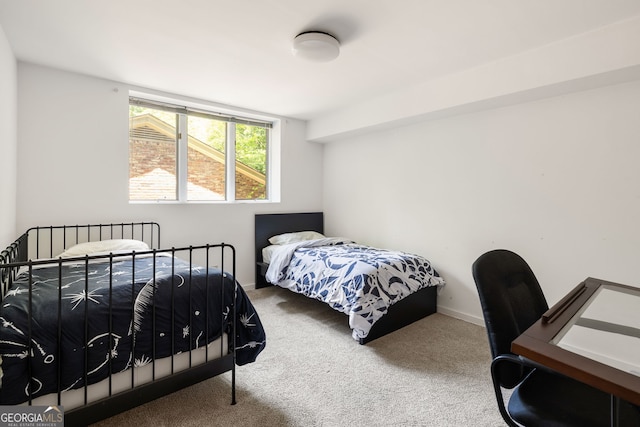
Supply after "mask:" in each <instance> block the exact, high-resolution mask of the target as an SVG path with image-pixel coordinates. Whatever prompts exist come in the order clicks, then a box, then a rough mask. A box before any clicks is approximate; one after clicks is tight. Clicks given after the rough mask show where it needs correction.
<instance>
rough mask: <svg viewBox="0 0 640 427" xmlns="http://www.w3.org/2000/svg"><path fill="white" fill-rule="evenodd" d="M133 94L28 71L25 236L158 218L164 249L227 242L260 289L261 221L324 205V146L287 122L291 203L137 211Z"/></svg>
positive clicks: (286, 195) (21, 85)
mask: <svg viewBox="0 0 640 427" xmlns="http://www.w3.org/2000/svg"><path fill="white" fill-rule="evenodd" d="M128 90H129V88H128V87H127V86H126V85H124V84H120V83H116V82H111V81H106V80H100V79H96V78H91V77H87V76H82V75H78V74H72V73H68V72H64V71H60V70H54V69H51V68H45V67H39V66H35V65H31V64H25V63H19V64H18V135H19V149H18V190H19V192H18V204H17V206H18V209H17V211H18V220H17V224H18V229H20V230H22V229H26V228H28V227H31V226H35V225H49V224H75V223H83V224H84V223H92V222H120V221H125V222H131V221H139V220H153V221H158V222H159V223H160V225H161V227H162V244H163V246H182V245H189V244H193V245H197V244H205V243H219V242H225V243H229V244H233V245H234V246H235V247H236V251H237V268H238V271H237V276H238V279H239V281H240V282H241V283H242V284H243V285H251V284H253V283H254V261H253V258H254V244H253V239H254V214H255V213H270V212H286V211H314V210H319V209H321V208H322V151H323V146H322V145H319V144H314V143H307V142H305V141H304V134H305V125H304V123H303V122H300V121H296V120H289V119H284V120H283V126H282V165H283V166H282V181H283V185H282V193H281V203H275V204H269V203H243V204H197V205H186V204H129V203H128Z"/></svg>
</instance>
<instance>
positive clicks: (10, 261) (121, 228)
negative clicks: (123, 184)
mask: <svg viewBox="0 0 640 427" xmlns="http://www.w3.org/2000/svg"><path fill="white" fill-rule="evenodd" d="M107 239H136V240H141V241H144V242H146V243H147V244H148V245H149V247H150V248H151V250H149V251H140V252H135V251H134V252H130V253H126V254H123V253H116V254H114V253H111V254H109V255H95V256H91V255H87V256H82V257H74V258H64V259H63V258H59V257H56V255H55V254H57V253H60V252H62V251H63V250H65V249H67V248H69V247H71V246H73V245H75V244H78V243H83V242H93V241H100V240H107ZM159 248H160V225H159V224H157V223H155V222H133V223H120V224H88V225H63V226H47V227H33V228H30V229H29V230H27V231H26V232H25V233H24V234H22V235H21V236H20V237H19V238H18V239H17V240H16V241H15V242H13V243H12V244H11V245H9V246H8V247H7V248H6V249H5V250H3V251H2V252H0V280H1V283H0V284H1V287H0V292H1V296H2V298H4V295H5V294H6V293H7V292H8V290H9V288H10V287H11V284H12V283H13V281H14V280H15V278H16V276H17V274H18V271H19V270H20V269H24V268H27V269H28V270H29V272H31V270H32V268H33V267H35V266H38V265H41V264H51V263H52V262H54V263H55V264H56V265H57V266H58V271H59V272H60V273H59V274H61V271H62V268H61V267H62V266H63V265H66V264H68V263H72V262H75V263H77V262H85V263H86V264H85V269H86V268H87V265H88V263H89V262H95V261H105V262H109V263H113V262H114V261H117V260H118V259H122V258H123V257H127V256H128V257H132V258H133V259H134V260H135V257H136V256H142V255H145V256H153V257H154V258H155V257H156V256H157V255H159V254H166V253H170V254H171V255H172V259H174V258H175V257H179V255H182V256H185V255H184V254H186V256H187V257H188V261H189V263H190V265H200V266H204V267H206V268H207V269H208V268H209V267H210V266H211V267H213V266H215V267H219V268H220V269H221V270H223V271H225V272H229V273H231V274H232V275H233V277H235V276H236V271H235V263H236V261H235V248H234V247H233V246H231V245H228V244H225V243H220V244H214V245H209V244H207V245H202V246H189V247H183V248H170V249H162V250H161V249H159ZM225 254H227V255H225ZM194 258H195V259H198V260H199V261H198V262H197V263H196V264H192V263H193V262H194ZM183 259H184V258H183ZM214 263H219V264H214ZM154 265H155V264H154ZM30 274H31V273H30ZM29 284H30V286H29V298H31V292H32V289H31V285H32V283H31V279H30V281H29ZM221 289H222V291H221V292H224V286H221ZM59 295H61V294H59ZM58 298H61V296H59V297H58ZM222 300H223V302H224V299H222ZM30 301H31V300H30ZM223 308H224V307H221V309H220V312H221V316H222V315H223V314H222V312H223ZM231 309H232V316H231V318H232V319H233V321H232V322H231V330H230V332H229V335H228V344H227V349H225V348H224V344H223V342H224V340H220V354H223V356H222V357H220V358H217V359H213V360H208V359H209V348H208V346H207V345H205V347H204V348H205V362H204V363H202V364H198V365H195V364H192V360H191V352H189V353H190V354H189V359H188V360H189V362H188V368H186V369H183V370H180V371H175V372H174V368H173V366H174V365H173V361H174V357H175V356H176V355H171V356H169V357H170V358H171V373H170V374H169V375H166V376H163V377H160V378H156V371H155V363H156V361H155V360H154V361H152V362H151V363H152V366H153V368H152V372H153V373H152V378H153V379H152V381H151V382H150V383H146V384H142V385H138V386H135V385H134V369H131V370H130V371H131V378H130V380H131V383H130V387H129V388H128V389H127V390H125V391H122V392H117V393H113V392H112V383H111V381H112V378H111V377H112V375H113V373H111V374H109V377H108V379H107V380H108V382H109V385H108V390H109V391H108V396H107V397H104V398H100V399H99V400H96V401H89V400H88V397H87V396H88V393H87V390H88V388H89V387H90V385H89V384H87V381H86V375H87V372H86V368H85V385H84V386H83V387H84V404H83V405H81V406H78V407H75V408H72V409H70V410H68V411H65V420H64V421H65V425H67V426H75V425H78V426H81V425H87V424H91V423H94V422H96V421H99V420H101V419H104V418H108V417H110V416H113V415H116V414H118V413H121V412H124V411H126V410H129V409H132V408H134V407H136V406H139V405H141V404H143V403H147V402H150V401H151V400H154V399H156V398H158V397H161V396H164V395H167V394H169V393H172V392H174V391H177V390H180V389H182V388H185V387H188V386H190V385H193V384H196V383H198V382H200V381H203V380H205V379H208V378H211V377H214V376H217V375H220V374H222V373H225V372H229V371H231V404H232V405H233V404H235V403H236V391H235V366H236V354H235V347H236V345H235V328H236V325H235V309H236V307H235V304H234V305H233V307H232V308H231ZM85 310H86V309H85ZM132 310H133V307H132ZM109 313H110V316H112V314H111V308H109ZM28 317H29V325H30V327H29V342H30V343H31V324H32V320H31V310H29V313H28ZM85 318H86V315H85ZM110 318H111V317H110ZM60 323H61V322H60V314H58V331H59V333H60V331H61V325H60ZM86 328H87V326H86V325H85V329H86ZM86 344H87V342H86V334H85V346H84V347H85V359H86V357H87V354H86V351H87V350H86V348H87V345H86ZM31 345H33V344H31ZM58 351H59V350H58ZM225 351H226V353H225ZM28 358H29V359H31V351H29V355H28ZM109 371H110V372H111V369H109ZM58 378H59V379H60V372H58ZM57 390H58V392H57V398H56V402H51V403H50V404H51V405H60V404H61V399H62V391H61V386H60V383H58V385H57ZM26 404H28V405H32V397H31V396H30V398H29V401H28V402H26Z"/></svg>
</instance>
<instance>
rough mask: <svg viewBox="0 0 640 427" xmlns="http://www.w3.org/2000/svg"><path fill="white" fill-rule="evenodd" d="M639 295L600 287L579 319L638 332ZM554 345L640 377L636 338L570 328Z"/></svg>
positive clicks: (639, 345)
mask: <svg viewBox="0 0 640 427" xmlns="http://www.w3.org/2000/svg"><path fill="white" fill-rule="evenodd" d="M639 295H640V294H629V293H625V292H618V291H614V290H611V289H608V288H606V287H602V288H601V289H600V291H599V294H598V295H597V297H596V298H595V299H594V300H593V301H592V302H591V304H590V305H589V306H588V307H587V309H586V310H585V311H584V312H583V313H582V315H581V316H580V317H581V318H583V319H593V320H597V321H602V322H608V323H612V324H615V325H621V326H628V327H632V328H638V329H640V310H639V309H638V307H639V306H640V296H639ZM557 345H558V346H560V347H562V348H564V349H565V350H569V351H572V352H574V353H578V354H580V355H582V356H585V357H588V358H590V359H593V360H596V361H598V362H601V363H605V364H607V365H610V366H613V367H614V368H617V369H620V370H623V371H626V372H630V373H632V374H634V375H638V376H640V338H638V337H636V336H630V335H625V334H620V333H614V332H607V331H602V330H599V329H593V328H587V327H583V326H579V325H573V326H571V328H569V330H568V331H567V333H566V334H565V335H564V336H563V337H562V339H560V341H559V342H558V343H557Z"/></svg>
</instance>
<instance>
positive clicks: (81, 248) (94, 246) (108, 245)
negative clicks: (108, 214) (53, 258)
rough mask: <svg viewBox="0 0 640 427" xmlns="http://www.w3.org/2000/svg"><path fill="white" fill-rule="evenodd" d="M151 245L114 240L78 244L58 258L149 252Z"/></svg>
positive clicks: (128, 240) (132, 240)
mask: <svg viewBox="0 0 640 427" xmlns="http://www.w3.org/2000/svg"><path fill="white" fill-rule="evenodd" d="M148 250H149V245H147V244H146V243H145V242H142V241H140V240H134V239H112V240H100V241H97V242H85V243H78V244H77V245H75V246H72V247H70V248H69V249H67V250H66V251H64V252H62V253H61V254H60V255H58V257H61V258H72V257H77V256H85V255H108V254H109V253H123V252H131V251H137V252H140V251H148Z"/></svg>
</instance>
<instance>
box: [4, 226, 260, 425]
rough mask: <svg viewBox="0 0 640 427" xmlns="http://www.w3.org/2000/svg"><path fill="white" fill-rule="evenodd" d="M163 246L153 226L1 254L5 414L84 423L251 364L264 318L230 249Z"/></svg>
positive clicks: (35, 233) (84, 233)
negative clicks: (34, 411)
mask: <svg viewBox="0 0 640 427" xmlns="http://www.w3.org/2000/svg"><path fill="white" fill-rule="evenodd" d="M159 248H160V227H159V225H158V224H156V223H144V222H142V223H130V224H99V225H81V226H78V225H76V226H59V227H58V226H52V227H37V228H33V229H30V230H28V231H27V232H26V233H24V234H23V235H22V236H20V237H19V238H18V239H17V240H16V241H15V242H14V243H13V244H12V245H10V246H9V247H8V248H7V249H6V250H4V251H2V253H1V254H0V279H1V285H2V289H1V291H2V305H1V306H0V357H1V363H2V364H1V365H0V368H1V372H2V377H1V386H0V405H47V406H60V405H62V406H63V407H64V414H65V424H66V425H69V426H73V425H87V424H90V423H93V422H95V421H98V420H100V419H103V418H106V417H109V416H112V415H114V414H116V413H119V412H122V411H125V410H127V409H130V408H132V407H135V406H137V405H140V404H142V403H145V402H148V401H150V400H152V399H155V398H157V397H160V396H163V395H166V394H168V393H171V392H173V391H176V390H178V389H180V388H183V387H186V386H188V385H191V384H194V383H197V382H199V381H202V380H204V379H206V378H210V377H212V376H216V375H219V374H221V373H224V372H229V371H230V372H231V403H235V366H236V364H237V365H243V364H246V363H250V362H253V361H254V360H255V359H256V357H257V356H258V354H259V353H260V351H261V350H262V349H263V348H264V346H265V333H264V330H263V328H262V325H261V323H260V319H259V317H258V314H257V313H256V312H255V309H254V307H253V306H252V304H251V302H250V301H249V299H248V297H247V296H246V294H245V293H244V291H243V290H242V287H241V286H239V285H238V284H237V282H236V280H235V249H234V248H233V247H232V246H230V245H226V244H224V243H222V244H215V245H204V246H190V247H185V248H170V249H162V250H161V249H159Z"/></svg>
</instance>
